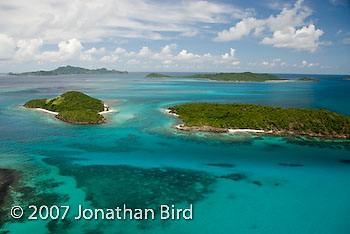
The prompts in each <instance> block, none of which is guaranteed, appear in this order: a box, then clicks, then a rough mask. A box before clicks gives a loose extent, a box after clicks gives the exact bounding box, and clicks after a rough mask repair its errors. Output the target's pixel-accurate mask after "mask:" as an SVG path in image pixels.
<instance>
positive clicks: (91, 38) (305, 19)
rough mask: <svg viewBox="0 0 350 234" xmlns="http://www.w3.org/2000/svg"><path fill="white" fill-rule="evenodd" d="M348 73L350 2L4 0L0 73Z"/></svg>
mask: <svg viewBox="0 0 350 234" xmlns="http://www.w3.org/2000/svg"><path fill="white" fill-rule="evenodd" d="M67 64H70V65H75V66H83V67H88V68H99V67H107V68H110V69H111V68H114V69H119V70H128V71H168V72H172V71H174V72H181V71H184V72H187V71H193V72H242V71H252V72H270V73H317V74H350V1H349V0H323V1H319V0H312V1H311V0H304V1H302V0H295V1H283V0H261V1H255V0H254V1H253V0H245V1H243V0H237V1H234V0H231V1H228V0H226V1H193V0H184V1H159V0H158V1H151V0H99V1H93V0H60V1H58V0H48V1H40V0H33V1H27V0H12V1H5V0H0V72H9V71H13V72H20V71H30V70H38V69H53V68H56V67H58V66H62V65H67Z"/></svg>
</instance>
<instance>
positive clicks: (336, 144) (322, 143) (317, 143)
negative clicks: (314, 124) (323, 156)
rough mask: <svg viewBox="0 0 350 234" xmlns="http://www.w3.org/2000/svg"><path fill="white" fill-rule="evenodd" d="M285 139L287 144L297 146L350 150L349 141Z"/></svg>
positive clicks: (300, 137)
mask: <svg viewBox="0 0 350 234" xmlns="http://www.w3.org/2000/svg"><path fill="white" fill-rule="evenodd" d="M283 139H284V140H285V142H286V143H287V144H296V145H301V146H310V147H318V148H328V149H338V150H342V149H345V150H350V141H349V140H334V139H333V140H331V139H320V138H315V137H306V136H284V137H283Z"/></svg>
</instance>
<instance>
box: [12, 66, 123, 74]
mask: <svg viewBox="0 0 350 234" xmlns="http://www.w3.org/2000/svg"><path fill="white" fill-rule="evenodd" d="M127 73H128V72H127V71H117V70H114V69H113V70H107V69H106V68H99V69H87V68H82V67H73V66H69V65H68V66H65V67H59V68H56V69H55V70H51V71H42V70H41V71H33V72H23V73H12V72H10V73H8V75H14V76H55V75H75V74H127Z"/></svg>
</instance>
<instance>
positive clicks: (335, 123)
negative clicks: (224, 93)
mask: <svg viewBox="0 0 350 234" xmlns="http://www.w3.org/2000/svg"><path fill="white" fill-rule="evenodd" d="M167 112H168V113H169V114H173V115H176V116H178V117H179V118H180V119H181V120H182V121H183V124H180V125H177V126H176V128H178V129H180V130H185V131H210V132H255V133H275V134H292V135H307V136H315V137H326V138H341V139H350V117H348V116H345V115H341V114H337V113H334V112H331V111H327V110H314V109H296V108H281V107H271V106H262V105H254V104H237V103H233V104H218V103H187V104H183V105H178V106H173V107H170V108H169V109H168V110H167Z"/></svg>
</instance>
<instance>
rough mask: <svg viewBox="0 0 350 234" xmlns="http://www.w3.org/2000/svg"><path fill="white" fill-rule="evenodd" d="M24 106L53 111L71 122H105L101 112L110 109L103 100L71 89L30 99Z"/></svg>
mask: <svg viewBox="0 0 350 234" xmlns="http://www.w3.org/2000/svg"><path fill="white" fill-rule="evenodd" d="M24 107H26V108H39V109H44V110H47V111H51V112H53V113H54V114H56V118H58V119H60V120H62V121H65V122H68V123H71V124H101V123H104V122H105V118H104V117H103V116H102V115H100V114H99V112H102V111H108V107H107V106H105V105H104V104H103V102H102V101H101V100H99V99H96V98H92V97H90V96H88V95H86V94H84V93H81V92H77V91H69V92H66V93H64V94H62V95H60V96H58V97H55V98H51V99H34V100H30V101H28V102H26V103H25V104H24Z"/></svg>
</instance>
